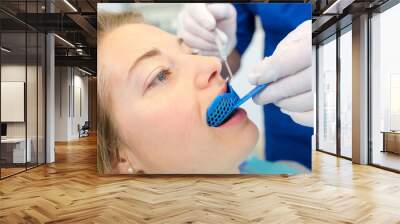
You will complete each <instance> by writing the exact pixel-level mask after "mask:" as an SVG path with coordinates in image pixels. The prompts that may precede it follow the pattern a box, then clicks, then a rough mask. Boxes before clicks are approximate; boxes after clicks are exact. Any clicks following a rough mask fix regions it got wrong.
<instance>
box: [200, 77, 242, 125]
mask: <svg viewBox="0 0 400 224" xmlns="http://www.w3.org/2000/svg"><path fill="white" fill-rule="evenodd" d="M239 99H240V98H239V96H238V95H237V94H236V92H235V91H234V90H233V88H232V86H230V85H229V84H227V85H226V86H224V89H222V90H221V93H220V94H219V95H218V96H217V97H215V99H214V100H213V101H212V102H211V104H210V106H209V107H208V109H207V117H206V120H207V124H208V126H211V127H219V126H220V125H222V124H224V123H225V122H226V121H228V120H230V118H231V117H234V115H235V111H236V109H237V105H236V103H237V102H238V101H239Z"/></svg>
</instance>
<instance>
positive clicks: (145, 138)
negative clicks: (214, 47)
mask: <svg viewBox="0 0 400 224" xmlns="http://www.w3.org/2000/svg"><path fill="white" fill-rule="evenodd" d="M98 55H99V56H98V58H99V66H100V69H102V68H105V69H106V70H107V71H109V73H107V74H106V76H107V77H104V78H105V79H106V82H107V84H106V85H107V89H106V90H105V91H107V93H108V95H109V99H110V100H111V102H110V103H109V104H108V108H107V109H108V110H110V112H111V120H112V123H113V124H114V125H115V127H116V129H117V131H118V133H119V135H120V136H121V139H120V141H121V147H120V149H121V150H122V151H123V152H122V153H121V154H122V155H123V157H125V159H126V161H128V163H130V165H131V166H132V168H133V169H136V170H143V171H144V172H145V173H234V172H237V171H238V166H239V164H240V163H241V162H242V161H243V160H244V159H245V158H246V157H247V155H248V154H249V153H250V152H251V150H252V148H253V146H254V145H255V143H256V141H257V137H258V131H257V128H256V126H255V125H254V124H253V123H252V122H251V121H250V120H249V119H248V118H247V115H246V114H245V113H244V112H243V111H240V112H239V113H236V114H235V115H234V116H233V117H232V118H231V119H230V120H228V121H227V122H226V123H225V124H224V125H222V126H220V127H217V128H214V127H209V126H208V125H207V123H206V111H207V108H208V107H209V105H210V104H211V102H212V101H213V100H214V98H215V97H216V96H217V95H219V94H221V93H222V92H224V91H226V83H225V81H224V80H223V79H222V77H221V75H220V72H221V62H220V60H219V59H218V58H215V57H203V56H198V55H193V54H192V51H191V49H189V48H188V47H187V46H186V45H184V44H183V43H182V42H181V41H180V40H179V39H178V38H177V37H176V36H174V35H171V34H169V33H167V32H164V31H162V30H160V29H158V28H155V27H153V26H149V25H144V24H129V25H124V26H121V27H119V28H117V29H115V30H113V31H112V32H110V33H109V34H107V35H106V36H105V37H104V39H103V40H102V41H101V43H100V44H99V50H98ZM121 167H122V168H121ZM126 167H127V166H120V168H119V172H121V173H126V172H127V170H125V169H126Z"/></svg>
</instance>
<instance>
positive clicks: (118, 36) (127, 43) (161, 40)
mask: <svg viewBox="0 0 400 224" xmlns="http://www.w3.org/2000/svg"><path fill="white" fill-rule="evenodd" d="M176 40H177V38H176V37H175V36H174V35H172V34H169V33H167V32H165V31H163V30H161V29H158V28H156V27H154V26H150V25H146V24H127V25H123V26H121V27H119V28H117V29H115V30H113V31H111V32H110V33H108V34H107V35H106V36H105V37H104V38H103V40H102V41H101V44H100V46H99V48H98V49H99V52H98V54H99V61H100V63H104V64H105V65H106V66H107V65H109V66H112V67H118V68H119V69H122V68H126V67H127V66H129V65H130V64H129V63H132V62H133V60H135V59H136V58H137V57H139V56H140V55H141V54H143V53H144V52H146V51H148V50H150V49H152V48H159V49H160V50H166V51H169V52H171V51H174V50H176V49H178V48H179V45H178V43H177V41H176ZM116 64H118V65H119V66H114V65H116Z"/></svg>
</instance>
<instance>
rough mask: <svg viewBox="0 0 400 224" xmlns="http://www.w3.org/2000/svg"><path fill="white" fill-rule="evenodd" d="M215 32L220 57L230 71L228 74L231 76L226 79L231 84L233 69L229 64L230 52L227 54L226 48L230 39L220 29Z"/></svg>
mask: <svg viewBox="0 0 400 224" xmlns="http://www.w3.org/2000/svg"><path fill="white" fill-rule="evenodd" d="M215 32H216V33H217V39H216V41H215V42H216V43H217V47H218V52H219V55H220V57H221V59H222V61H223V62H224V64H225V67H226V69H227V70H228V74H229V76H228V77H226V79H225V81H226V82H229V81H230V80H231V79H232V77H233V75H232V71H231V68H230V67H229V64H228V52H227V50H226V46H225V43H226V42H227V39H228V37H227V36H226V35H225V33H224V32H222V31H221V30H220V29H218V28H216V29H215Z"/></svg>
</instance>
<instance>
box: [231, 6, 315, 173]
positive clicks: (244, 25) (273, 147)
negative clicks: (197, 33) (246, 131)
mask: <svg viewBox="0 0 400 224" xmlns="http://www.w3.org/2000/svg"><path fill="white" fill-rule="evenodd" d="M234 6H235V8H236V11H237V32H236V36H237V45H236V49H237V51H238V52H239V53H240V54H241V55H242V54H243V53H244V52H245V51H246V49H247V47H248V46H249V44H250V42H251V39H252V37H253V34H254V31H255V17H256V16H259V17H260V20H261V22H262V26H263V29H264V31H265V40H264V43H265V44H264V56H271V55H272V53H273V52H274V50H275V48H276V46H277V45H278V43H279V42H280V41H281V40H282V39H283V38H285V37H286V35H287V34H288V33H289V32H290V31H292V30H293V29H295V28H296V27H297V26H298V25H300V24H301V23H302V22H304V21H305V20H308V19H311V10H312V5H311V4H310V3H247V4H240V3H239V4H234ZM310 44H311V43H310ZM267 88H268V87H267ZM264 122H265V157H266V160H268V161H277V160H292V161H296V162H299V163H301V164H302V165H304V166H305V167H307V168H309V169H311V136H312V133H313V128H309V127H304V126H301V125H299V124H296V123H295V122H293V121H292V119H291V118H290V117H289V116H287V115H286V114H284V113H282V112H281V111H280V110H279V108H278V107H277V106H275V105H274V104H268V105H264Z"/></svg>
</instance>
